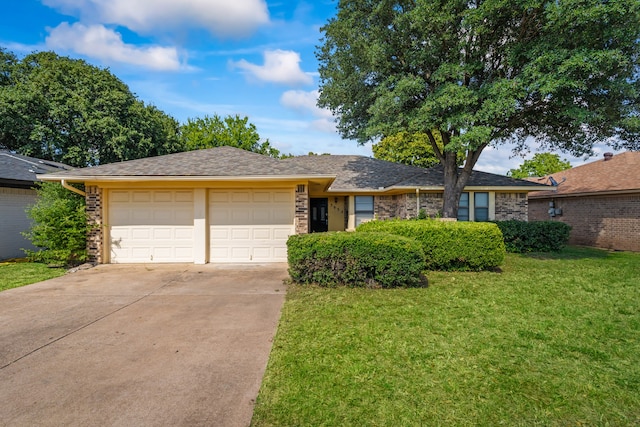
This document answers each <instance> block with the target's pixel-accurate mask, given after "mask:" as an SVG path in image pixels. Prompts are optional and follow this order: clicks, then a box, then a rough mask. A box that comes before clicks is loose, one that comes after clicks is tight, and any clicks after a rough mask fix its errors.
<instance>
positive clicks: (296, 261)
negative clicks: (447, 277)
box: [287, 232, 426, 288]
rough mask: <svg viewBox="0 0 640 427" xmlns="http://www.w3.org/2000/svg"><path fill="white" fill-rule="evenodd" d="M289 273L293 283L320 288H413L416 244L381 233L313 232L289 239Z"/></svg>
mask: <svg viewBox="0 0 640 427" xmlns="http://www.w3.org/2000/svg"><path fill="white" fill-rule="evenodd" d="M287 250H288V261H289V274H290V275H291V278H292V279H293V281H294V282H297V283H302V284H318V285H320V286H335V285H345V286H349V287H381V288H395V287H415V286H423V285H426V279H425V278H424V276H422V270H423V268H424V252H423V251H422V248H421V247H420V244H418V243H417V242H415V241H413V240H412V239H408V238H405V237H400V236H393V235H390V234H384V233H344V232H341V233H313V234H300V235H293V236H290V237H289V240H288V241H287Z"/></svg>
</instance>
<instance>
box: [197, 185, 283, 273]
mask: <svg viewBox="0 0 640 427" xmlns="http://www.w3.org/2000/svg"><path fill="white" fill-rule="evenodd" d="M294 210H295V205H294V195H293V190H291V189H282V190H211V191H210V193H209V224H210V233H209V239H210V261H211V262H286V261H287V238H288V237H289V236H290V235H291V234H294V225H293V224H294V223H293V218H294Z"/></svg>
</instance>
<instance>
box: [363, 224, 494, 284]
mask: <svg viewBox="0 0 640 427" xmlns="http://www.w3.org/2000/svg"><path fill="white" fill-rule="evenodd" d="M356 231H357V232H382V233H390V234H396V235H399V236H405V237H409V238H412V239H415V240H416V241H418V242H419V243H420V244H421V245H422V248H423V249H424V253H425V255H426V259H427V261H426V265H427V269H428V270H446V271H454V270H459V271H480V270H490V269H493V268H496V267H498V266H499V265H500V264H501V263H502V261H503V260H504V256H505V247H504V242H503V240H502V233H501V232H500V229H499V228H498V227H497V226H496V225H495V224H491V223H487V222H448V221H447V222H443V221H435V220H411V221H409V220H389V221H370V222H366V223H362V224H360V225H359V226H358V228H357V230H356Z"/></svg>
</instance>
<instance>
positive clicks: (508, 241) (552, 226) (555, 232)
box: [496, 220, 571, 253]
mask: <svg viewBox="0 0 640 427" xmlns="http://www.w3.org/2000/svg"><path fill="white" fill-rule="evenodd" d="M496 225H497V226H498V227H499V228H500V231H502V235H503V237H504V244H505V247H506V249H507V252H513V253H525V252H557V251H559V250H561V249H562V248H564V247H565V245H566V244H567V242H568V241H569V234H570V233H571V226H569V225H567V224H565V223H564V222H559V221H535V222H526V221H517V220H509V221H496Z"/></svg>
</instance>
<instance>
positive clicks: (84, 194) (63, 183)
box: [60, 179, 87, 197]
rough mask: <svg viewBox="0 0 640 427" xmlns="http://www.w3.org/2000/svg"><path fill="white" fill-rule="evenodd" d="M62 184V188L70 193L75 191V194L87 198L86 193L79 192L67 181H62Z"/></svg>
mask: <svg viewBox="0 0 640 427" xmlns="http://www.w3.org/2000/svg"><path fill="white" fill-rule="evenodd" d="M60 184H62V186H63V187H64V188H66V189H67V190H69V191H73V192H74V193H76V194H79V195H81V196H82V197H87V193H85V192H84V191H82V190H78V189H77V188H76V187H74V186H72V185H70V184H68V183H67V181H65V180H64V179H63V180H61V181H60Z"/></svg>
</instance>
